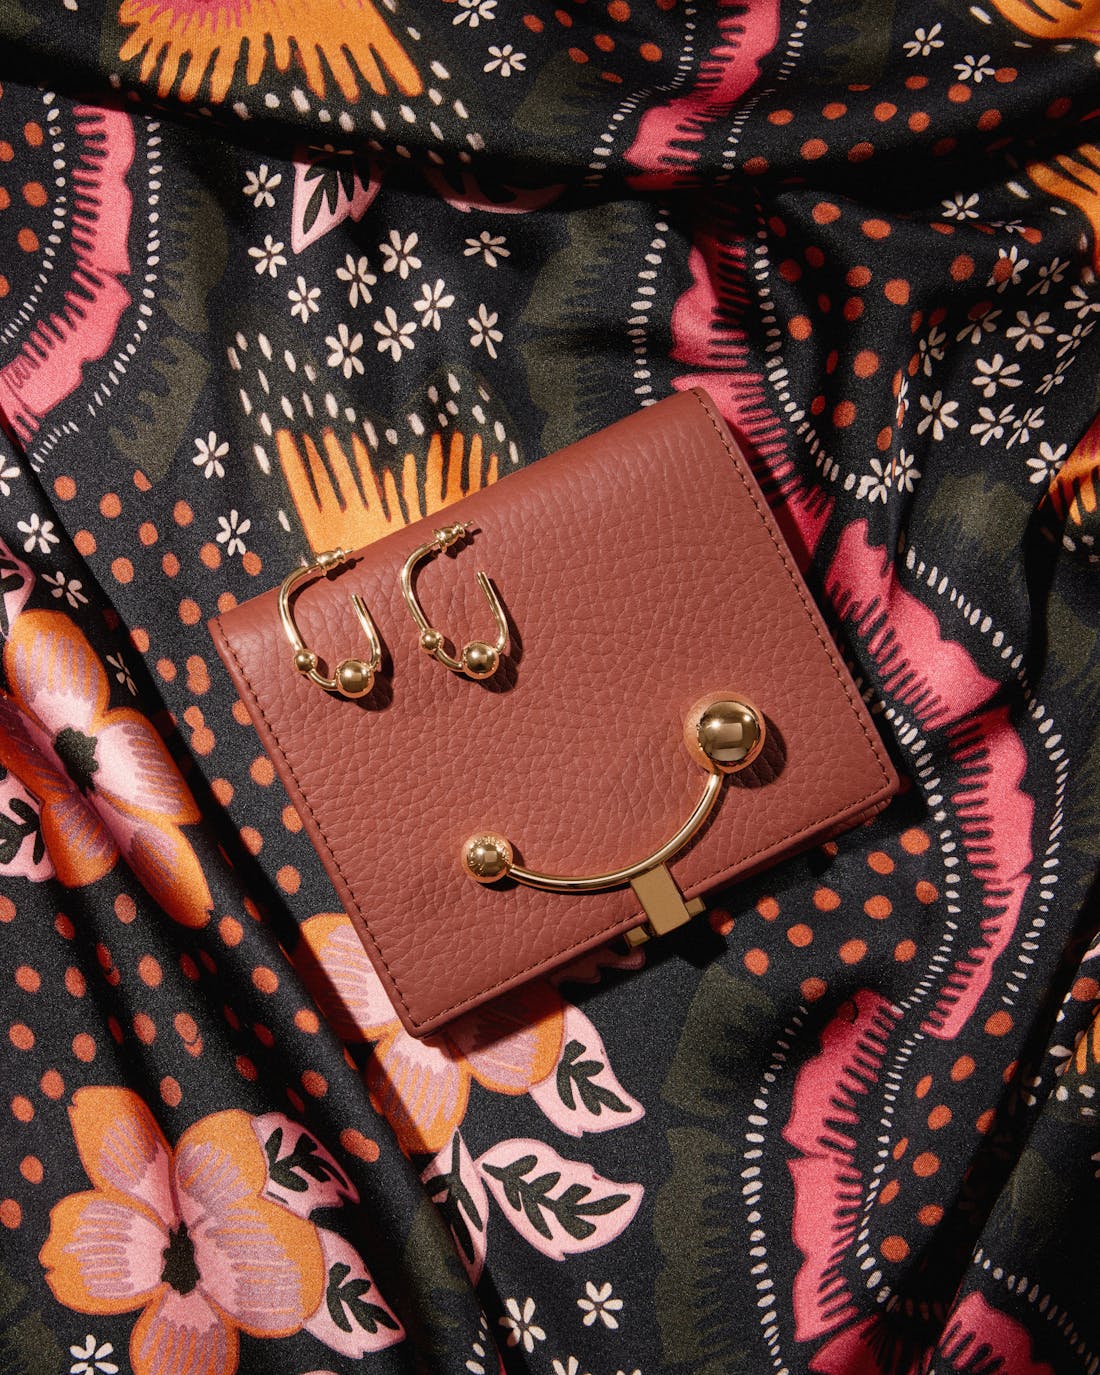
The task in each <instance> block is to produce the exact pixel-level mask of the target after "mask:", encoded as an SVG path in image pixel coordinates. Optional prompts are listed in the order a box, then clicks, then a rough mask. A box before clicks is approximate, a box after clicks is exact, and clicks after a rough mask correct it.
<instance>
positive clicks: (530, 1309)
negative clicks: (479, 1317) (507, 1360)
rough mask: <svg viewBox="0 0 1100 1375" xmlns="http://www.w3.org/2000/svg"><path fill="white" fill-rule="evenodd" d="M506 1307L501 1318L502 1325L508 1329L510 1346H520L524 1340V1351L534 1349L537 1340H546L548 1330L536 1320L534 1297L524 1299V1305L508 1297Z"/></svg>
mask: <svg viewBox="0 0 1100 1375" xmlns="http://www.w3.org/2000/svg"><path fill="white" fill-rule="evenodd" d="M504 1307H505V1309H506V1310H507V1311H506V1312H505V1314H504V1317H503V1318H501V1319H500V1325H501V1327H505V1328H507V1329H508V1345H509V1346H519V1344H520V1342H522V1343H523V1349H524V1351H534V1349H535V1343H536V1342H544V1341H545V1340H546V1332H545V1331H544V1330H543V1328H541V1327H539V1326H538V1325H537V1324H536V1322H535V1321H534V1318H535V1301H534V1299H532V1298H526V1299H524V1300H523V1305H522V1307H521V1306H520V1304H519V1303H517V1302H516V1300H515V1299H508V1300H506V1302H505V1304H504Z"/></svg>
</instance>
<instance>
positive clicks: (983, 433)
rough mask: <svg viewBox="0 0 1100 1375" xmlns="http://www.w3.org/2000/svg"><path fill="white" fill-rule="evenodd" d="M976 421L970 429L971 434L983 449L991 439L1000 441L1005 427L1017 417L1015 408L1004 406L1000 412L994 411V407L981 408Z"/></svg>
mask: <svg viewBox="0 0 1100 1375" xmlns="http://www.w3.org/2000/svg"><path fill="white" fill-rule="evenodd" d="M978 415H979V417H980V419H978V420H976V421H975V422H974V424H973V425H971V427H970V433H971V434H972V435H974V436H975V437H976V438H977V439H978V440H979V442H980V443H981V446H982V448H983V449H984V448H985V446H986V445H987V444H988V443H989V441H990V440H991V439H1000V438H1001V436H1002V435H1003V434H1004V432H1005V426H1006V425H1009V424H1011V423H1012V421H1013V420H1014V419H1015V417H1016V410H1015V407H1013V406H1011V405H1009V406H1002V407H1001V409H1000V411H994V409H993V407H992V406H979V407H978Z"/></svg>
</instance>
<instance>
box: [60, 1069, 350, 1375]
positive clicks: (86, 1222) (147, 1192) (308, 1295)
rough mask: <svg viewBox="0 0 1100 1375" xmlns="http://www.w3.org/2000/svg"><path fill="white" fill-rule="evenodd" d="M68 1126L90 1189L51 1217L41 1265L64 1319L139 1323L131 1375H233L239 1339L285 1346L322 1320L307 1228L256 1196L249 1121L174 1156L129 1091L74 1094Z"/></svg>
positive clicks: (222, 1122) (221, 1121) (227, 1115)
mask: <svg viewBox="0 0 1100 1375" xmlns="http://www.w3.org/2000/svg"><path fill="white" fill-rule="evenodd" d="M69 1118H70V1121H71V1122H72V1128H73V1136H74V1137H75V1139H76V1145H77V1149H78V1151H79V1152H80V1159H81V1161H82V1162H83V1165H84V1168H85V1170H86V1171H87V1172H88V1177H89V1178H90V1179H91V1181H92V1184H93V1185H94V1188H92V1189H90V1190H89V1191H87V1192H86V1193H79V1194H71V1195H70V1196H69V1197H68V1198H63V1199H62V1200H61V1202H60V1203H58V1204H57V1205H56V1206H55V1207H54V1209H53V1210H52V1212H51V1214H50V1234H49V1236H48V1237H47V1239H46V1243H45V1245H44V1246H43V1247H42V1250H41V1252H40V1254H39V1260H40V1261H41V1263H42V1264H43V1265H44V1266H45V1268H46V1281H47V1283H48V1284H49V1286H50V1288H51V1289H52V1290H53V1293H54V1296H55V1297H56V1298H57V1300H58V1302H60V1303H63V1304H64V1305H65V1306H66V1307H68V1308H72V1309H75V1310H76V1311H77V1312H80V1313H91V1314H96V1315H106V1314H114V1313H128V1312H132V1311H134V1310H136V1309H141V1310H142V1313H141V1317H140V1318H139V1319H138V1321H137V1323H136V1324H135V1326H134V1330H133V1333H132V1334H131V1337H130V1363H131V1365H132V1367H133V1370H134V1373H135V1375H167V1372H170V1371H174V1370H181V1369H183V1368H184V1367H186V1369H187V1371H188V1375H233V1372H234V1371H235V1370H236V1368H237V1359H238V1341H239V1338H238V1334H239V1333H240V1332H245V1333H247V1334H248V1335H249V1336H253V1337H284V1336H289V1335H290V1334H291V1333H294V1332H297V1331H299V1329H300V1328H301V1327H302V1326H303V1324H304V1323H306V1321H307V1320H309V1319H310V1316H311V1315H312V1314H314V1313H315V1312H316V1310H317V1309H318V1308H319V1307H320V1305H321V1302H322V1297H323V1294H324V1289H325V1263H324V1258H323V1256H322V1250H321V1244H320V1241H319V1239H318V1234H317V1229H316V1228H315V1227H314V1226H313V1225H312V1224H311V1223H309V1222H306V1221H304V1220H303V1219H302V1218H299V1217H295V1216H294V1214H293V1213H291V1212H289V1211H288V1210H287V1209H285V1208H282V1207H280V1206H279V1205H278V1204H277V1203H273V1202H271V1201H270V1200H268V1199H266V1198H264V1197H262V1196H261V1195H262V1191H263V1189H264V1187H265V1185H266V1183H267V1172H266V1169H265V1162H264V1153H263V1150H262V1149H261V1147H260V1144H259V1142H258V1141H257V1139H256V1136H255V1134H254V1133H253V1131H252V1130H251V1127H250V1121H249V1118H248V1115H247V1114H246V1113H243V1112H238V1111H229V1112H218V1113H213V1114H212V1115H211V1116H209V1117H204V1118H202V1119H201V1120H200V1121H198V1122H196V1123H195V1124H194V1125H193V1126H191V1127H189V1128H188V1129H187V1130H186V1131H185V1132H184V1133H183V1135H182V1136H181V1137H180V1140H179V1143H178V1144H177V1146H176V1150H175V1152H174V1153H173V1151H172V1149H171V1147H170V1146H169V1145H168V1142H167V1141H166V1140H165V1137H164V1135H163V1133H162V1132H161V1130H160V1128H159V1127H158V1126H157V1124H156V1122H155V1121H154V1120H153V1116H152V1114H151V1113H150V1111H149V1109H148V1108H147V1107H146V1106H145V1104H144V1103H143V1102H142V1100H141V1099H140V1098H139V1097H138V1096H137V1094H135V1093H132V1092H131V1091H130V1090H128V1089H120V1088H85V1089H78V1090H77V1092H76V1093H75V1094H74V1096H73V1106H72V1107H71V1108H70V1109H69Z"/></svg>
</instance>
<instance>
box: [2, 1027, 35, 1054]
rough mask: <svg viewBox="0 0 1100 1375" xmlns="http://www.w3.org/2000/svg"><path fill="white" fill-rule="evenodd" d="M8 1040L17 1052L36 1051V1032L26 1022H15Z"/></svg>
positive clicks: (10, 1029)
mask: <svg viewBox="0 0 1100 1375" xmlns="http://www.w3.org/2000/svg"><path fill="white" fill-rule="evenodd" d="M8 1040H9V1041H10V1042H11V1043H12V1045H13V1046H14V1047H15V1048H16V1050H33V1049H34V1032H33V1031H32V1030H31V1029H30V1027H29V1026H28V1025H27V1024H26V1022H13V1023H12V1025H11V1026H10V1027H9V1028H8Z"/></svg>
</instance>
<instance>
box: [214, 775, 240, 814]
mask: <svg viewBox="0 0 1100 1375" xmlns="http://www.w3.org/2000/svg"><path fill="white" fill-rule="evenodd" d="M210 791H211V792H212V793H213V794H214V796H215V797H216V798H217V800H218V801H219V802H220V803H221V805H222V806H223V807H228V806H229V804H230V803H231V802H232V801H233V793H234V788H233V784H232V783H230V781H229V779H228V778H215V779H214V780H213V782H212V783H211V784H210Z"/></svg>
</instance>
